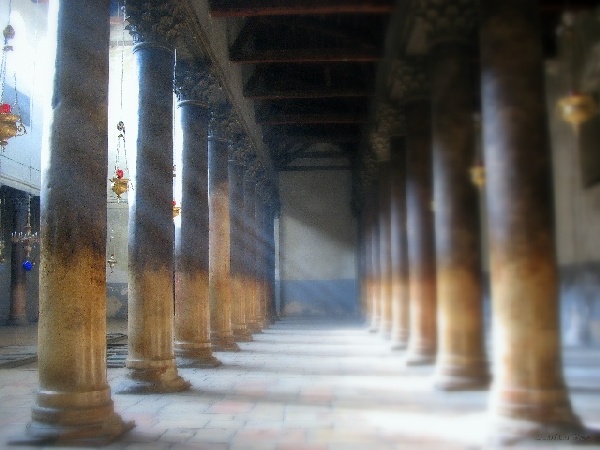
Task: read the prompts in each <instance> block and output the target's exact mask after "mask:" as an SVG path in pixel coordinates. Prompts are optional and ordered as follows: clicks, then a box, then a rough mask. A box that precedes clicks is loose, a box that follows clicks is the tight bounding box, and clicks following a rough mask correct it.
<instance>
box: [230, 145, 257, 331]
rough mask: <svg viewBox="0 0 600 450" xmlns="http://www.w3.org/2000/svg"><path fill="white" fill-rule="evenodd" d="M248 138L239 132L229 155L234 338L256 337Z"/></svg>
mask: <svg viewBox="0 0 600 450" xmlns="http://www.w3.org/2000/svg"><path fill="white" fill-rule="evenodd" d="M247 147H248V144H247V139H244V138H243V137H241V136H238V139H235V140H233V141H232V143H231V147H230V155H229V216H230V220H231V228H230V229H231V232H230V236H231V241H230V246H231V252H230V253H231V260H230V261H231V263H230V264H231V322H232V330H233V338H234V339H235V340H236V341H238V342H248V341H251V340H252V334H250V331H249V330H248V325H247V323H246V290H245V273H244V257H245V256H244V252H245V251H246V248H247V245H248V244H247V242H246V241H245V239H244V236H243V232H244V216H243V212H244V164H245V162H246V160H247V153H248V150H247Z"/></svg>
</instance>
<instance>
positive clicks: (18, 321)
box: [6, 316, 29, 327]
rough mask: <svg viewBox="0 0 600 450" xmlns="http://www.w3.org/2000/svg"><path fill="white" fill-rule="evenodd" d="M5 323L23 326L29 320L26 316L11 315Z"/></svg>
mask: <svg viewBox="0 0 600 450" xmlns="http://www.w3.org/2000/svg"><path fill="white" fill-rule="evenodd" d="M6 325H8V326H11V327H24V326H25V325H29V320H28V319H27V316H13V317H9V318H8V320H7V321H6Z"/></svg>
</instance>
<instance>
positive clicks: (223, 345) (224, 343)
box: [210, 336, 240, 352]
mask: <svg viewBox="0 0 600 450" xmlns="http://www.w3.org/2000/svg"><path fill="white" fill-rule="evenodd" d="M210 342H211V346H212V349H213V351H215V352H239V351H240V347H239V346H238V345H237V344H236V343H235V340H234V339H233V336H211V338H210Z"/></svg>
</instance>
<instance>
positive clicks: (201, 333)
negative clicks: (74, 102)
mask: <svg viewBox="0 0 600 450" xmlns="http://www.w3.org/2000/svg"><path fill="white" fill-rule="evenodd" d="M180 108H181V129H182V132H183V149H182V163H183V164H182V165H183V167H182V173H181V177H182V202H181V227H180V228H179V229H178V230H176V234H175V236H176V239H175V352H176V355H177V357H178V360H177V363H178V366H179V367H214V366H217V365H219V364H220V362H219V361H218V360H217V359H216V358H215V357H214V356H213V354H212V350H211V342H210V308H209V298H208V292H209V258H208V254H209V248H208V236H209V220H208V219H209V211H208V141H207V133H208V120H209V112H208V109H207V106H206V105H203V104H201V103H198V102H193V101H185V102H182V103H180Z"/></svg>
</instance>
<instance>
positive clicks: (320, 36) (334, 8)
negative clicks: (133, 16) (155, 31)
mask: <svg viewBox="0 0 600 450" xmlns="http://www.w3.org/2000/svg"><path fill="white" fill-rule="evenodd" d="M409 1H410V0H326V1H325V0H285V1H282V0H210V1H209V4H210V13H211V15H212V16H213V17H221V18H227V19H228V20H232V21H237V22H236V27H235V28H236V29H237V28H238V27H240V28H239V29H240V32H239V33H238V34H237V36H236V37H235V38H234V39H233V40H232V42H231V43H230V46H229V59H230V61H231V62H232V63H234V64H239V65H242V66H243V73H244V75H245V80H246V81H245V85H244V96H245V97H246V98H248V99H251V100H253V101H254V105H255V112H256V119H257V123H258V124H259V125H260V126H261V127H262V129H263V135H264V140H265V143H266V144H267V146H268V147H269V151H270V153H271V156H272V159H273V162H274V165H275V167H276V169H278V170H286V169H289V168H290V167H289V164H290V163H292V162H293V161H294V160H295V159H297V158H302V159H305V158H324V157H328V156H330V155H329V153H331V152H329V153H328V152H323V153H321V152H315V151H312V149H313V147H312V144H317V143H323V144H332V145H337V146H339V149H340V150H341V151H342V152H346V154H347V155H348V156H351V155H352V154H353V153H355V152H356V150H357V148H358V146H359V145H360V144H359V143H360V141H361V133H362V131H363V129H364V127H365V125H366V124H367V120H368V111H369V108H370V106H371V102H372V99H373V95H374V94H375V92H376V80H377V79H378V76H377V70H378V64H379V62H380V61H381V60H382V58H383V57H384V52H385V41H386V34H387V32H388V27H389V26H390V23H391V17H392V15H393V13H394V11H395V10H396V8H398V7H399V5H400V4H404V3H406V2H409ZM597 4H598V1H597V0H594V1H591V0H566V1H562V0H542V1H540V14H541V18H542V39H543V43H544V48H545V51H546V53H547V56H549V57H552V56H553V55H554V53H555V51H556V44H555V41H556V39H555V32H556V27H557V25H558V23H559V21H560V17H561V14H562V13H563V12H564V11H565V10H567V9H581V8H591V7H593V6H595V5H597ZM240 21H243V23H242V24H241V25H240V24H239V22H240ZM338 156H339V155H338Z"/></svg>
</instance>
